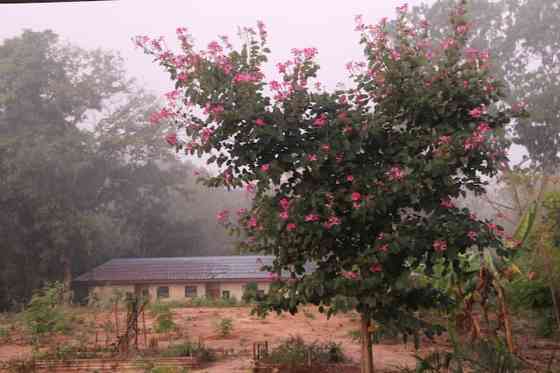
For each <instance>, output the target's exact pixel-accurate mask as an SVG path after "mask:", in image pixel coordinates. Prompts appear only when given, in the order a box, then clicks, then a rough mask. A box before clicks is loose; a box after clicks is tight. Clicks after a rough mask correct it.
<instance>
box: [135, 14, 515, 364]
mask: <svg viewBox="0 0 560 373" xmlns="http://www.w3.org/2000/svg"><path fill="white" fill-rule="evenodd" d="M463 6H464V4H463V3H462V4H460V6H458V8H457V9H456V10H455V11H454V13H453V15H452V17H451V22H452V24H453V32H452V34H450V35H449V37H448V38H447V39H445V40H444V42H443V43H435V42H432V41H431V40H430V31H429V25H427V24H426V23H425V22H423V23H422V24H421V25H412V24H411V23H410V21H409V20H408V16H407V15H408V10H407V8H406V6H403V7H400V8H398V9H397V12H398V19H397V22H396V25H397V26H396V28H395V30H394V31H392V32H390V27H389V26H388V24H387V20H385V19H384V20H382V21H381V22H380V23H379V24H377V25H366V24H364V23H363V22H362V19H361V18H360V17H357V18H356V23H357V25H356V29H357V31H359V33H360V35H361V38H360V43H361V45H362V46H363V47H364V53H365V57H366V61H365V62H358V63H350V64H348V66H347V68H348V70H349V73H350V76H351V78H352V79H353V81H354V83H355V84H354V86H353V87H352V88H350V89H341V90H336V91H334V92H328V91H326V90H323V89H322V88H321V85H320V84H319V83H318V82H316V73H317V71H318V69H319V66H318V65H317V63H316V62H315V57H316V54H317V50H316V49H314V48H306V49H293V50H292V53H293V56H292V58H291V59H290V60H288V61H286V62H284V63H279V64H277V68H278V72H279V74H280V76H281V78H280V79H279V80H274V81H267V80H265V76H264V74H263V64H264V63H265V62H266V61H267V57H266V55H267V53H268V52H269V50H268V48H267V47H266V38H267V33H266V30H265V27H264V25H263V24H262V23H259V24H258V29H257V30H253V29H250V28H246V29H244V31H243V33H242V37H243V38H244V44H243V46H242V48H241V49H240V50H236V49H234V48H233V47H232V45H231V44H230V43H229V41H228V39H227V38H226V37H222V38H221V42H217V41H216V42H211V43H210V44H209V45H208V48H207V49H206V50H203V51H195V49H194V47H193V43H192V40H191V38H190V37H189V35H188V34H187V31H186V29H183V28H180V29H178V30H177V35H178V37H179V40H180V43H181V52H180V53H178V54H177V53H174V52H172V51H171V50H169V49H167V48H166V47H164V44H163V41H162V40H161V39H150V38H148V37H138V38H137V39H136V42H137V43H138V45H140V46H141V47H143V48H144V49H145V51H146V52H147V53H149V54H151V55H153V56H154V57H155V60H156V61H157V62H158V63H159V64H161V65H162V66H163V67H164V68H165V69H166V70H167V71H168V72H169V73H170V74H171V79H172V80H173V81H174V82H175V87H176V89H175V90H174V91H172V92H170V93H169V94H167V98H168V99H169V104H168V105H167V106H166V107H165V108H164V109H162V110H161V111H160V112H159V113H155V114H154V118H153V119H154V122H160V121H168V122H169V123H172V124H173V126H174V127H175V131H174V132H171V133H170V134H169V135H168V136H167V141H168V142H169V143H170V144H171V145H173V146H175V147H176V148H177V150H178V151H179V150H184V151H185V152H186V153H187V154H197V155H199V156H201V155H207V156H209V158H208V163H209V164H212V165H217V166H218V167H219V168H220V173H219V175H217V176H213V177H205V178H203V180H204V182H205V184H206V185H208V186H210V187H224V186H225V187H228V188H236V187H245V188H246V189H247V190H248V192H250V193H253V194H254V198H253V203H252V207H251V209H249V210H241V211H238V212H237V219H234V217H233V216H230V213H229V212H228V211H223V212H221V213H220V214H219V215H218V218H219V219H220V220H221V221H223V222H224V224H226V225H227V226H229V227H230V228H231V229H232V230H235V231H238V232H244V233H245V235H246V237H248V239H247V240H245V241H244V242H242V243H241V245H242V246H243V248H245V249H247V250H251V251H254V252H261V253H269V254H273V255H274V256H275V260H274V263H273V265H272V266H271V267H270V268H267V269H268V270H269V271H270V272H271V273H272V274H273V275H274V276H275V278H276V282H275V286H273V287H272V289H271V291H270V293H269V294H268V296H267V299H266V301H265V302H263V303H262V304H261V310H263V311H266V310H274V311H278V312H281V311H289V312H291V313H295V312H296V311H297V308H298V305H300V304H304V303H307V304H309V303H311V304H315V305H318V306H319V311H321V312H325V313H327V314H328V315H331V314H333V313H335V312H337V311H338V310H339V308H338V307H337V304H338V303H337V302H336V299H338V297H341V296H342V297H345V298H347V299H349V300H351V301H352V304H353V305H354V307H355V309H356V310H357V312H359V313H360V314H361V320H362V321H361V325H362V333H363V338H362V348H363V349H362V352H363V359H362V360H363V364H362V371H363V372H371V371H372V370H373V365H372V352H371V339H370V334H369V330H370V325H371V322H372V320H376V321H379V322H391V323H393V324H395V325H396V326H398V327H400V328H401V329H402V330H403V332H405V333H406V332H408V333H412V332H413V331H416V330H419V329H420V328H421V327H422V326H424V324H423V323H421V322H420V320H417V319H416V318H415V317H413V311H415V310H417V309H419V308H421V307H433V306H436V305H440V304H441V303H442V302H444V301H445V298H444V297H443V296H442V295H441V294H440V293H438V292H437V291H436V290H434V289H433V288H432V287H430V286H429V285H424V284H418V283H415V282H414V281H412V279H413V276H411V274H412V273H413V271H414V269H416V268H418V267H419V266H422V267H423V268H424V271H425V272H426V273H428V274H429V273H430V272H431V268H432V266H433V265H434V263H435V262H437V261H440V262H441V261H442V260H443V261H445V262H446V263H449V265H450V266H451V267H452V268H453V270H454V271H457V272H460V271H461V270H462V268H461V266H460V264H459V263H460V261H459V260H458V257H459V255H460V254H462V253H465V252H466V251H467V250H469V249H471V248H475V249H476V248H478V249H480V250H482V248H485V247H494V248H496V249H497V250H498V252H499V253H504V252H505V248H503V247H502V241H501V239H500V237H499V236H500V234H501V232H502V230H501V228H499V227H497V226H496V225H494V224H492V223H490V222H488V221H481V220H479V219H477V217H476V216H475V215H474V214H472V213H470V212H469V210H468V209H465V208H463V209H461V208H458V207H456V206H455V204H454V202H453V199H454V198H457V197H459V196H461V195H464V194H465V192H466V191H467V190H470V191H474V192H475V193H477V194H481V193H484V185H485V182H484V177H490V176H493V175H495V174H496V172H497V169H498V168H499V167H500V164H502V162H504V161H505V160H506V158H505V155H504V151H503V146H502V145H501V144H500V142H499V141H498V140H497V139H498V136H497V134H498V133H499V131H501V130H503V128H504V125H506V124H507V123H509V121H510V118H511V116H512V115H514V112H513V111H512V110H510V109H507V108H505V107H504V105H503V104H500V105H496V103H500V102H501V101H500V98H501V90H500V84H499V82H498V81H496V80H495V79H494V78H493V77H492V76H491V75H490V74H489V72H488V70H487V67H488V66H489V60H488V54H487V53H484V52H480V51H477V50H473V49H469V50H465V48H464V45H465V42H466V39H467V33H468V23H467V20H466V19H465V14H464V10H463ZM232 215H233V214H232ZM306 263H313V267H314V270H313V271H307V272H306V271H305V268H306V266H305V265H306Z"/></svg>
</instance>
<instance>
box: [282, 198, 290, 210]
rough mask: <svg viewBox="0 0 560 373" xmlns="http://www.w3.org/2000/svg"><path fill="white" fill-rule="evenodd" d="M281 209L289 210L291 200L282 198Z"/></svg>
mask: <svg viewBox="0 0 560 373" xmlns="http://www.w3.org/2000/svg"><path fill="white" fill-rule="evenodd" d="M280 207H281V208H282V210H287V209H288V208H289V207H290V200H289V199H287V198H282V199H281V200H280Z"/></svg>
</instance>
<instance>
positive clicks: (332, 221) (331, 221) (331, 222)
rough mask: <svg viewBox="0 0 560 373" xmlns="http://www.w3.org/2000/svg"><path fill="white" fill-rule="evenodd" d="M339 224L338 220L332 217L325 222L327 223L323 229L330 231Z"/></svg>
mask: <svg viewBox="0 0 560 373" xmlns="http://www.w3.org/2000/svg"><path fill="white" fill-rule="evenodd" d="M340 223H341V220H340V218H339V217H337V216H334V215H333V216H331V217H329V220H327V222H326V223H325V224H324V227H325V228H326V229H331V228H332V227H334V226H335V225H340Z"/></svg>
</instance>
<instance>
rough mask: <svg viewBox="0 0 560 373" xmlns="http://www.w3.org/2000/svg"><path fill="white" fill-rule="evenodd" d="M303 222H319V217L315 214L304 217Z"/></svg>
mask: <svg viewBox="0 0 560 373" xmlns="http://www.w3.org/2000/svg"><path fill="white" fill-rule="evenodd" d="M305 221H306V222H313V221H319V215H317V214H308V215H305Z"/></svg>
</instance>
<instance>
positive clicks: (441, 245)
mask: <svg viewBox="0 0 560 373" xmlns="http://www.w3.org/2000/svg"><path fill="white" fill-rule="evenodd" d="M432 246H433V248H434V250H435V251H437V252H438V253H442V252H444V251H446V250H447V242H445V241H443V240H435V241H434V243H433V245H432Z"/></svg>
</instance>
